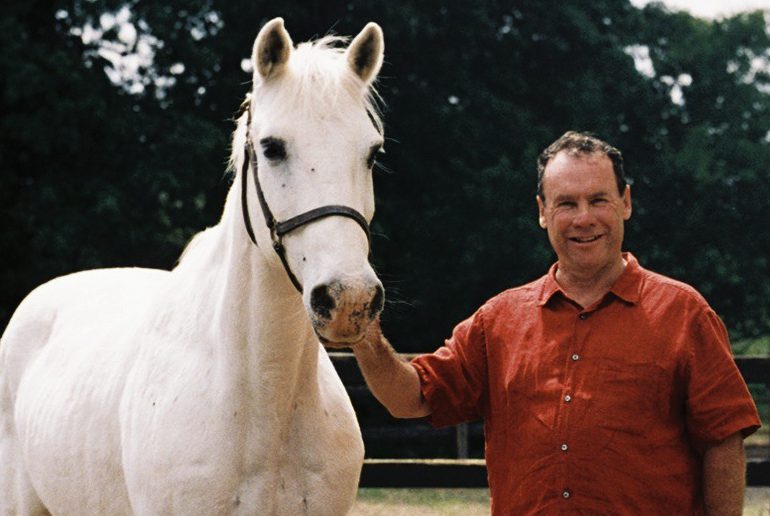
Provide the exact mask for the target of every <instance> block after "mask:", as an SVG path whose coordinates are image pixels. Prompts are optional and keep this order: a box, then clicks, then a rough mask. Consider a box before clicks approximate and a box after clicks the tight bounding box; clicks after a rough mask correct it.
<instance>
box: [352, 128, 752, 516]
mask: <svg viewBox="0 0 770 516" xmlns="http://www.w3.org/2000/svg"><path fill="white" fill-rule="evenodd" d="M537 204H538V208H539V223H540V226H541V227H543V228H544V229H545V230H546V231H547V232H548V239H549V241H550V243H551V245H552V246H553V249H554V251H555V252H556V255H557V257H558V262H557V263H556V264H554V265H553V266H552V267H551V269H550V271H549V272H548V274H546V275H545V276H543V277H542V278H540V279H539V280H537V281H534V282H532V283H529V284H527V285H524V286H521V287H518V288H513V289H510V290H506V291H505V292H503V293H501V294H499V295H497V296H495V297H494V298H492V299H490V300H489V301H487V302H486V303H485V304H484V305H483V306H482V307H481V308H479V309H478V310H477V311H476V313H475V314H473V315H472V316H471V317H469V318H468V319H466V320H465V321H463V322H461V323H460V324H458V325H457V327H456V328H455V330H454V332H453V334H452V336H451V337H450V338H449V339H448V340H447V341H446V342H445V344H444V346H442V347H441V348H439V349H438V350H437V351H436V352H434V353H431V354H427V355H422V356H420V357H417V358H416V359H414V360H413V361H412V362H411V363H407V362H404V361H402V360H400V359H399V358H398V356H397V355H396V354H395V353H394V352H393V349H392V348H391V347H390V345H389V344H388V342H387V340H386V339H385V338H384V337H383V336H382V334H381V332H380V328H379V324H378V323H373V324H372V325H371V327H370V329H369V331H368V332H367V336H366V338H365V339H364V340H363V341H361V342H359V343H357V344H355V345H354V346H353V352H354V353H355V356H356V358H357V360H358V363H359V365H360V367H361V370H362V372H363V374H364V377H365V378H366V381H367V383H368V385H369V387H370V389H371V390H372V391H373V393H374V394H375V396H376V397H377V398H378V399H379V400H380V402H382V403H383V405H385V406H386V407H387V408H388V410H389V411H390V412H391V413H392V414H393V415H394V416H396V417H422V416H428V418H429V420H430V421H431V423H432V424H434V425H436V426H446V425H453V424H457V423H460V422H462V421H468V420H473V419H477V418H480V417H481V418H483V419H484V426H485V444H486V450H485V455H486V459H487V467H488V473H489V486H490V492H491V496H492V512H493V514H495V515H497V514H500V515H502V514H505V515H508V514H517V515H518V514H535V513H537V514H572V513H581V514H582V513H590V514H719V515H729V514H736V515H739V514H741V507H742V503H743V490H744V484H745V473H744V470H745V461H744V454H743V438H744V437H746V436H747V435H749V434H751V433H752V432H754V431H755V430H756V429H757V428H759V424H760V423H759V417H758V415H757V411H756V407H755V406H754V403H753V401H752V399H751V396H750V394H749V392H748V389H747V387H746V384H745V383H744V381H743V379H742V377H741V375H740V373H739V371H738V369H737V368H736V366H735V363H734V361H733V359H732V355H731V351H730V344H729V341H728V337H727V332H726V331H725V327H724V325H723V324H722V322H721V321H720V320H719V318H718V317H717V315H716V314H715V313H714V311H713V310H712V309H711V308H710V307H709V306H708V304H707V303H706V301H705V300H704V299H703V297H702V296H701V295H700V294H698V293H697V292H696V291H695V290H694V289H693V288H692V287H690V286H688V285H686V284H684V283H681V282H678V281H676V280H673V279H670V278H667V277H665V276H662V275H660V274H656V273H653V272H650V271H648V270H646V269H644V268H642V267H641V266H640V265H639V263H638V261H637V260H636V258H635V257H634V256H633V255H631V254H629V253H624V252H622V244H623V229H624V224H625V222H626V221H627V220H628V219H629V218H630V217H631V211H632V210H631V190H630V187H629V186H628V185H627V184H626V180H625V177H624V173H623V159H622V156H621V153H620V152H619V151H618V150H617V149H615V148H614V147H612V146H610V145H609V144H607V143H605V142H603V141H601V140H598V139H596V138H594V137H592V136H590V135H587V134H583V133H577V132H568V133H566V134H564V135H563V136H562V137H561V138H559V139H558V140H557V141H556V142H554V143H553V144H552V145H551V146H549V147H548V148H547V149H546V150H545V151H543V153H542V154H541V156H540V157H539V159H538V194H537Z"/></svg>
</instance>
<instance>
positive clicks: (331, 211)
mask: <svg viewBox="0 0 770 516" xmlns="http://www.w3.org/2000/svg"><path fill="white" fill-rule="evenodd" d="M246 109H247V110H248V113H249V115H248V116H249V118H248V124H247V126H246V144H245V145H244V156H243V166H242V167H241V206H242V208H243V210H242V211H243V222H244V224H245V225H246V232H247V233H248V234H249V238H251V241H252V242H254V245H256V246H257V247H259V244H257V239H256V237H255V236H254V228H253V227H252V226H251V218H250V217H249V205H248V200H247V195H246V188H247V185H248V183H247V181H246V176H247V175H248V172H249V164H251V171H252V177H253V178H254V186H255V187H256V190H257V199H259V206H260V208H261V209H262V214H263V215H264V217H265V224H266V225H267V228H268V229H269V230H270V239H271V240H272V242H273V249H274V250H275V252H276V254H278V257H279V258H280V259H281V263H282V264H283V268H284V269H285V270H286V274H288V276H289V279H290V280H291V283H292V285H294V287H295V288H296V289H297V290H298V291H299V292H300V293H302V284H301V283H300V282H299V280H298V279H297V277H296V276H295V275H294V273H293V272H292V270H291V267H290V266H289V262H288V260H287V259H286V248H285V247H284V245H283V236H284V235H285V234H287V233H290V232H291V231H294V230H295V229H297V228H299V227H302V226H304V225H306V224H310V223H311V222H314V221H316V220H318V219H322V218H325V217H331V216H334V215H336V216H339V217H347V218H349V219H353V220H354V221H356V223H357V224H358V225H359V226H361V229H363V230H364V233H366V240H367V242H368V243H369V247H370V249H371V234H370V233H369V224H368V223H367V222H366V219H365V218H364V216H363V215H361V214H360V213H359V212H357V211H356V210H354V209H353V208H349V207H347V206H340V205H337V204H330V205H327V206H321V207H320V208H315V209H312V210H308V211H306V212H304V213H300V214H299V215H296V216H294V217H291V218H290V219H288V220H285V221H283V222H278V221H277V220H275V217H274V216H273V212H272V211H270V207H269V206H268V204H267V201H266V200H265V194H264V193H263V192H262V186H261V185H260V183H259V172H258V168H257V155H256V153H255V152H254V147H252V145H251V141H250V140H249V137H248V135H249V130H250V128H251V106H248V105H247V106H246Z"/></svg>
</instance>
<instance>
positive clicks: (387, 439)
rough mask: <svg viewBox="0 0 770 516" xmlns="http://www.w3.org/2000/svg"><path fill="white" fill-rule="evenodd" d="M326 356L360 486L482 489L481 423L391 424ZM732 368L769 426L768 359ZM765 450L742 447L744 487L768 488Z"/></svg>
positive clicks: (354, 377)
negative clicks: (354, 436) (350, 418)
mask: <svg viewBox="0 0 770 516" xmlns="http://www.w3.org/2000/svg"><path fill="white" fill-rule="evenodd" d="M330 356H331V358H332V362H333V363H334V366H335V368H336V369H337V372H338V373H339V375H340V377H341V378H342V381H343V383H344V384H345V387H346V388H347V391H348V394H349V395H350V398H351V400H352V401H353V406H354V407H355V409H356V414H357V415H358V420H359V424H360V425H361V433H362V434H363V438H364V443H365V444H366V455H367V459H366V460H365V462H364V469H363V471H362V473H361V484H360V485H361V487H486V486H487V471H486V465H485V462H484V459H482V458H480V457H483V450H484V435H483V423H482V422H481V421H476V422H473V423H465V424H462V425H458V426H457V427H454V428H444V429H438V430H437V429H434V428H433V427H431V426H430V425H429V424H428V423H426V422H425V421H423V420H421V419H417V420H414V419H412V420H408V419H401V420H399V419H394V418H393V417H391V416H390V415H389V414H388V412H387V410H385V409H384V408H383V407H382V406H381V405H380V404H379V403H378V402H377V400H376V399H375V398H374V396H372V394H371V393H370V392H369V389H368V388H367V387H366V384H365V382H364V380H363V377H362V376H361V373H360V371H359V369H358V364H356V361H355V358H354V357H353V355H352V354H350V353H330ZM405 358H410V356H409V355H405ZM736 363H737V364H738V368H739V369H740V370H741V373H742V374H743V376H744V378H745V379H746V383H748V384H749V385H750V387H752V390H753V391H754V397H755V401H756V402H757V404H758V405H759V406H760V410H761V412H762V413H761V417H762V421H763V424H764V425H768V424H770V357H736ZM769 445H770V443H764V445H762V446H751V447H747V477H746V480H747V484H748V485H750V486H770V446H769Z"/></svg>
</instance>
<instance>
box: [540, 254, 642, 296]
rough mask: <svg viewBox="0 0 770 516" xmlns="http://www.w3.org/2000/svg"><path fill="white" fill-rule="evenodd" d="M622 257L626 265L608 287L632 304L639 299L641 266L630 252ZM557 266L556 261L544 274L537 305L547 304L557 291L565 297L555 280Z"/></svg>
mask: <svg viewBox="0 0 770 516" xmlns="http://www.w3.org/2000/svg"><path fill="white" fill-rule="evenodd" d="M623 259H624V260H626V267H625V269H623V272H622V273H621V274H620V276H619V277H618V279H617V280H615V283H614V284H613V285H612V287H611V288H610V292H612V293H613V294H614V295H615V296H616V297H617V298H619V299H621V300H623V301H625V302H626V303H630V304H632V305H633V304H636V303H637V302H638V301H639V292H640V291H641V289H642V276H643V275H642V268H641V266H640V265H639V262H638V261H637V259H636V257H635V256H634V255H633V254H631V253H623ZM558 268H559V262H556V263H554V264H553V265H551V268H550V269H549V270H548V274H546V275H545V278H544V281H543V289H542V290H541V292H540V299H539V300H538V305H539V306H545V305H546V304H548V302H549V301H550V300H551V299H552V298H553V297H554V296H555V295H556V294H557V293H560V294H561V295H562V296H565V297H566V295H565V294H564V291H563V290H562V289H561V287H560V286H559V284H558V283H557V282H556V271H557V270H558Z"/></svg>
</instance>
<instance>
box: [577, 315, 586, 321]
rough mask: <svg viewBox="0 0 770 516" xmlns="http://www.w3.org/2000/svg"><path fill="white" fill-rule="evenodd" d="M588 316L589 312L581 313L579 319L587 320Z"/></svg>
mask: <svg viewBox="0 0 770 516" xmlns="http://www.w3.org/2000/svg"><path fill="white" fill-rule="evenodd" d="M587 318H588V314H580V315H578V319H580V320H581V321H585V320H586V319H587Z"/></svg>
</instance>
